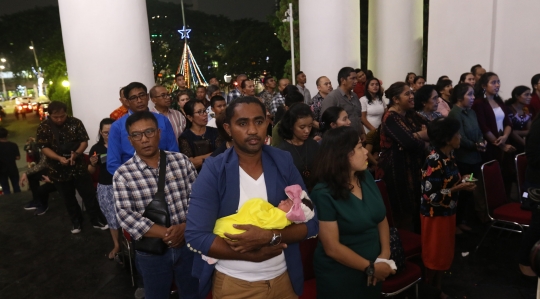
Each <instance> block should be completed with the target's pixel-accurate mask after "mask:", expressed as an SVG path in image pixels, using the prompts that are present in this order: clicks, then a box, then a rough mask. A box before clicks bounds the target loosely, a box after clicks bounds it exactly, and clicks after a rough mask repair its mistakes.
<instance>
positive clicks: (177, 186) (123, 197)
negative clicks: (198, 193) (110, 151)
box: [113, 111, 198, 298]
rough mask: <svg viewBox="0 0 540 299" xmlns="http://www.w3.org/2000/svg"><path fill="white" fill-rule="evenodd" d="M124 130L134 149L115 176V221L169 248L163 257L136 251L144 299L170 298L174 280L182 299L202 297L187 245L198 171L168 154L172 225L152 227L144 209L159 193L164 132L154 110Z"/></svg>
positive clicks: (167, 183) (132, 119)
mask: <svg viewBox="0 0 540 299" xmlns="http://www.w3.org/2000/svg"><path fill="white" fill-rule="evenodd" d="M125 129H126V131H127V132H128V138H129V141H130V143H131V144H132V145H133V147H134V148H135V154H134V155H133V158H131V159H129V160H128V161H127V162H126V163H124V164H123V165H122V166H120V167H119V168H118V170H117V171H116V173H115V174H114V177H113V189H114V198H115V201H116V210H117V217H118V221H119V223H120V225H121V226H122V228H124V229H125V230H127V231H128V232H129V234H130V235H131V237H132V238H133V239H135V240H139V239H140V238H142V237H143V236H144V237H153V238H161V239H162V240H163V242H165V243H166V244H167V245H168V246H169V249H167V251H166V252H165V253H164V254H163V255H155V254H150V253H147V252H140V251H136V261H137V266H138V269H139V271H140V272H141V274H142V277H143V280H144V289H145V296H146V298H168V297H169V291H170V287H171V281H172V279H173V277H174V281H175V283H176V286H177V287H178V289H179V294H181V296H182V298H198V297H197V289H198V280H197V279H195V278H193V277H192V276H191V270H192V264H193V252H192V251H190V250H188V249H187V247H186V244H185V241H184V230H185V227H186V213H187V209H188V205H189V195H190V193H191V185H192V184H193V182H194V181H195V179H196V177H197V171H196V170H195V167H194V166H193V164H192V163H191V162H190V161H189V159H188V158H187V157H186V156H184V155H183V154H180V153H175V152H166V154H167V155H166V156H167V158H166V159H167V161H166V162H167V163H166V164H165V165H163V167H166V175H165V201H166V202H167V204H168V207H169V214H170V219H171V226H170V227H164V226H161V225H157V224H154V223H153V222H152V221H151V220H150V219H148V218H145V217H143V213H144V210H145V208H146V206H147V205H148V204H149V203H150V202H151V201H152V200H153V199H154V194H155V193H156V192H157V189H158V187H157V186H158V177H159V167H160V166H161V165H159V164H160V163H159V162H160V150H159V139H160V133H161V132H160V129H159V128H158V123H157V119H156V117H155V116H154V114H153V113H152V112H149V111H141V112H135V113H133V114H132V115H130V116H129V117H128V118H127V120H126V125H125Z"/></svg>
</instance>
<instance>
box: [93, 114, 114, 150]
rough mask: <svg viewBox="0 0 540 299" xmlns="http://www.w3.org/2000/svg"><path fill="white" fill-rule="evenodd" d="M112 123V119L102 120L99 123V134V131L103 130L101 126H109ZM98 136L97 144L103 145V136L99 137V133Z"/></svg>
mask: <svg viewBox="0 0 540 299" xmlns="http://www.w3.org/2000/svg"><path fill="white" fill-rule="evenodd" d="M113 122H114V119H112V118H104V119H102V120H101V121H100V122H99V132H101V130H103V126H106V125H111V124H112V123H113ZM98 136H99V139H98V142H97V143H99V144H105V139H103V136H101V134H100V133H98Z"/></svg>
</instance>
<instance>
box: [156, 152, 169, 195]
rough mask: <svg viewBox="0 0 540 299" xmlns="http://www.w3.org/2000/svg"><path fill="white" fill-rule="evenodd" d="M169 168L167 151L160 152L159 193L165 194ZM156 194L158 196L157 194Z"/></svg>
mask: <svg viewBox="0 0 540 299" xmlns="http://www.w3.org/2000/svg"><path fill="white" fill-rule="evenodd" d="M166 168H167V154H166V153H165V151H163V150H160V151H159V177H158V190H157V193H160V192H161V193H165V171H166ZM157 193H156V194H157Z"/></svg>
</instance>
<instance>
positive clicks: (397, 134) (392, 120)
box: [382, 113, 425, 151]
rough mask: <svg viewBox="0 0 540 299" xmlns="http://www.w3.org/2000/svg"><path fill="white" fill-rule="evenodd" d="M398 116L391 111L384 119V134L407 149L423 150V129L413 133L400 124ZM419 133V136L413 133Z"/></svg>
mask: <svg viewBox="0 0 540 299" xmlns="http://www.w3.org/2000/svg"><path fill="white" fill-rule="evenodd" d="M397 118H398V116H397V115H395V114H394V113H391V114H390V115H388V117H386V120H385V122H384V124H383V126H382V129H383V130H385V133H386V136H388V137H390V138H392V139H393V140H395V141H396V142H397V143H398V144H399V145H400V146H402V147H403V148H404V149H405V150H407V151H423V150H424V148H425V143H424V141H422V140H423V135H421V134H423V133H422V132H423V131H420V132H416V133H413V132H411V131H409V130H407V129H405V128H403V126H401V125H400V123H399V120H398V119H397ZM415 134H416V135H420V137H421V138H416V137H415V136H414V135H415Z"/></svg>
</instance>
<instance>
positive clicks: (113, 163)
mask: <svg viewBox="0 0 540 299" xmlns="http://www.w3.org/2000/svg"><path fill="white" fill-rule="evenodd" d="M118 122H120V120H117V121H116V122H114V123H113V124H112V125H111V129H110V131H109V144H108V147H107V171H108V172H109V173H110V174H113V175H114V173H115V172H116V170H117V169H118V167H120V165H122V132H121V129H122V128H120V126H119V123H118Z"/></svg>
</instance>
